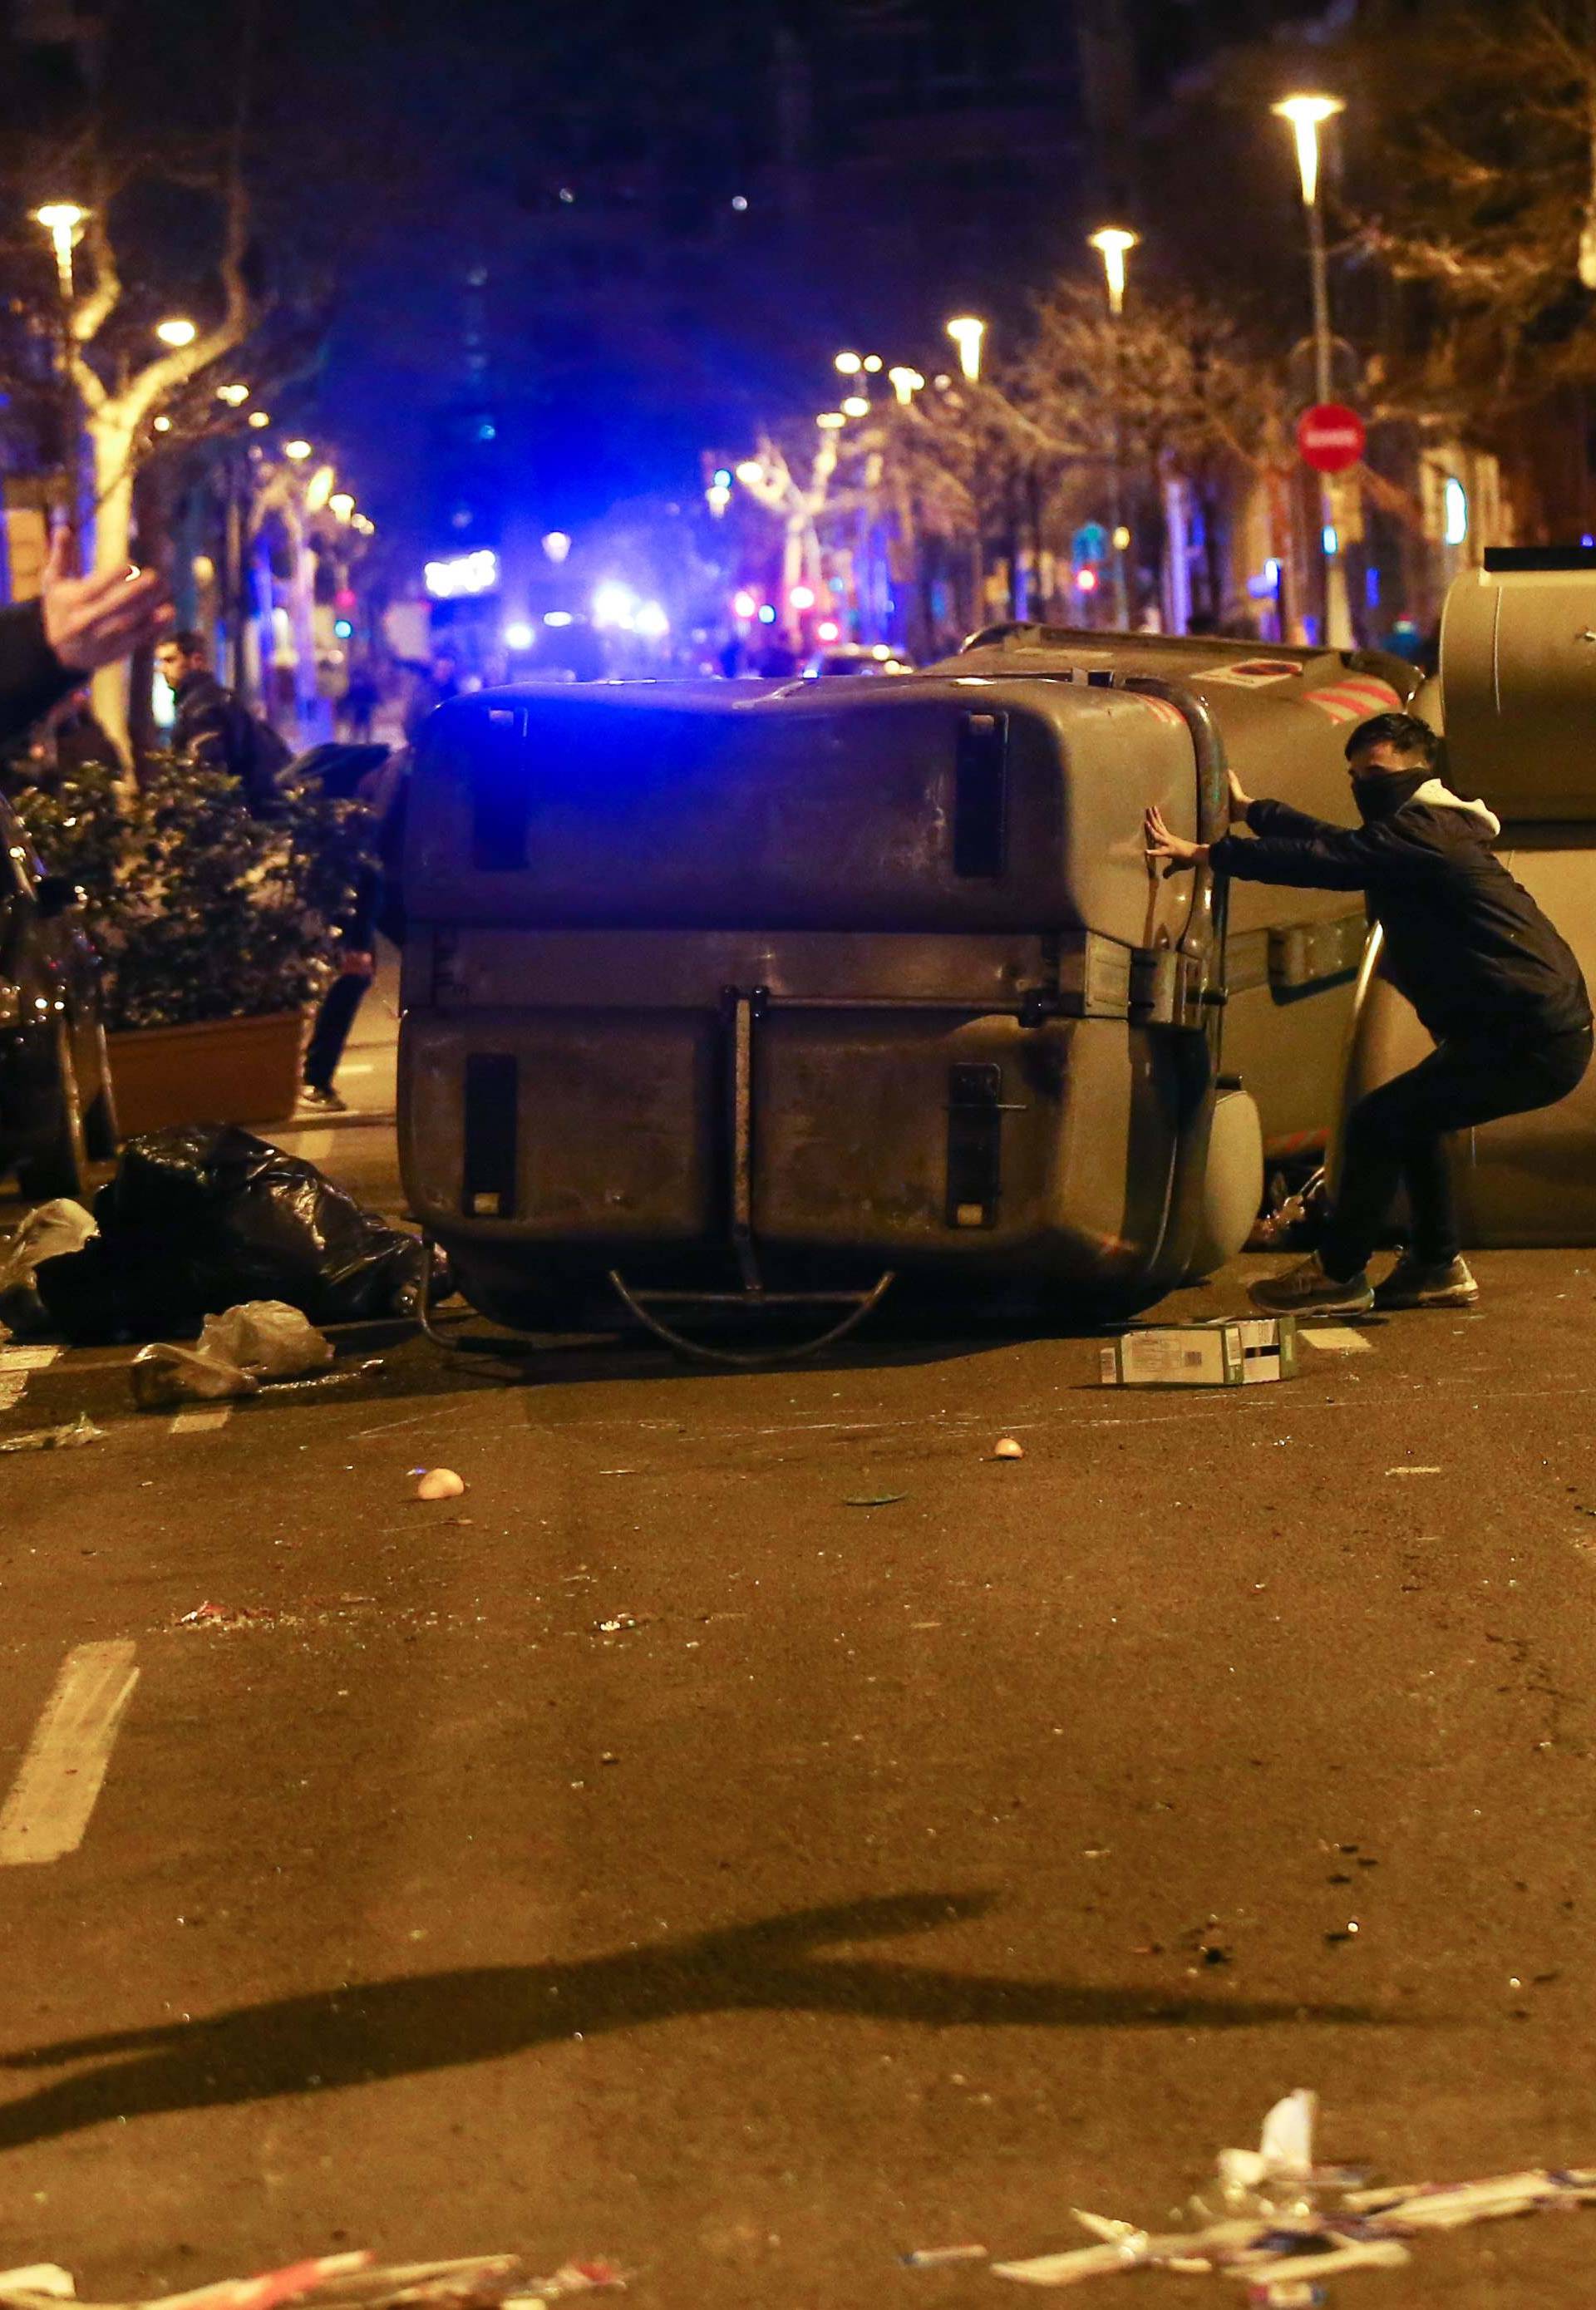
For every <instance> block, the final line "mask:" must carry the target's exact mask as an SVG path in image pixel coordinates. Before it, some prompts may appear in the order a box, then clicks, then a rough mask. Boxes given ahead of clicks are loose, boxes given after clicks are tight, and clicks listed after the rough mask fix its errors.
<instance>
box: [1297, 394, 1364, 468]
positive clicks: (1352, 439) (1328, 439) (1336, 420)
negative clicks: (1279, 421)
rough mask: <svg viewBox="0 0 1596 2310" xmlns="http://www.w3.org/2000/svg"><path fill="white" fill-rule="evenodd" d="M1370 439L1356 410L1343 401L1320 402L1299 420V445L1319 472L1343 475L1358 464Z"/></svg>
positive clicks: (1307, 459) (1305, 460)
mask: <svg viewBox="0 0 1596 2310" xmlns="http://www.w3.org/2000/svg"><path fill="white" fill-rule="evenodd" d="M1368 438H1369V437H1368V433H1367V431H1366V429H1365V426H1364V421H1363V420H1362V418H1361V417H1360V416H1359V415H1358V413H1357V410H1356V409H1349V408H1348V407H1347V406H1346V404H1345V403H1344V402H1340V401H1321V402H1319V403H1318V404H1316V405H1315V406H1314V408H1312V409H1305V410H1304V411H1303V412H1302V415H1301V416H1300V417H1299V418H1298V419H1297V447H1298V448H1299V449H1300V450H1301V451H1302V455H1303V462H1304V463H1305V465H1312V467H1313V468H1314V472H1315V473H1345V472H1346V470H1347V468H1348V466H1349V465H1357V461H1358V459H1359V458H1360V457H1361V456H1362V455H1363V453H1364V449H1365V447H1366V445H1367V442H1368Z"/></svg>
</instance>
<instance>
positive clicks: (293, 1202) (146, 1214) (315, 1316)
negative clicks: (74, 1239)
mask: <svg viewBox="0 0 1596 2310" xmlns="http://www.w3.org/2000/svg"><path fill="white" fill-rule="evenodd" d="M94 1216H95V1218H96V1219H97V1220H98V1221H99V1233H98V1234H97V1235H93V1236H91V1238H90V1239H89V1240H88V1241H87V1242H85V1243H83V1244H82V1246H80V1247H79V1248H77V1249H75V1250H74V1251H72V1252H71V1253H70V1255H67V1256H65V1257H59V1258H51V1259H49V1260H48V1261H46V1262H45V1263H44V1264H43V1265H42V1266H41V1267H40V1269H39V1273H38V1279H37V1280H38V1288H39V1296H40V1298H42V1300H43V1302H44V1306H45V1308H46V1310H47V1311H48V1316H49V1319H50V1321H51V1322H52V1324H55V1326H56V1328H57V1329H58V1330H59V1331H60V1332H62V1333H65V1336H66V1338H67V1339H69V1340H71V1341H74V1342H98V1341H108V1340H113V1341H114V1340H151V1339H160V1338H162V1337H169V1336H170V1335H171V1334H173V1333H177V1334H178V1336H179V1337H180V1336H181V1335H182V1334H183V1333H186V1332H187V1331H190V1330H192V1329H193V1328H194V1327H195V1325H196V1324H198V1323H199V1322H200V1321H201V1319H202V1318H203V1317H204V1316H208V1315H215V1314H218V1313H220V1312H221V1310H223V1309H226V1308H230V1307H235V1306H237V1305H239V1303H240V1302H243V1301H247V1300H252V1299H277V1300H286V1301H287V1303H288V1304H289V1306H291V1307H298V1308H299V1309H300V1310H301V1311H302V1312H303V1313H304V1314H305V1315H306V1316H308V1317H309V1319H310V1321H311V1322H312V1323H313V1324H349V1323H359V1322H362V1321H366V1320H369V1319H371V1318H376V1317H384V1316H407V1317H408V1316H415V1315H416V1314H417V1313H418V1312H419V1310H420V1308H421V1298H422V1290H423V1281H424V1272H425V1268H426V1251H425V1246H423V1245H422V1244H421V1241H420V1239H419V1238H417V1237H415V1236H412V1235H406V1234H404V1233H403V1232H402V1231H401V1230H400V1229H396V1228H393V1227H390V1226H389V1225H388V1224H387V1222H386V1220H382V1219H379V1218H378V1217H377V1214H376V1213H375V1212H371V1211H362V1210H361V1208H360V1205H359V1204H358V1203H355V1202H354V1201H353V1200H352V1199H351V1197H350V1196H348V1195H346V1194H344V1193H343V1190H342V1189H341V1188H339V1187H335V1186H334V1185H333V1184H332V1182H331V1181H330V1180H329V1179H326V1178H325V1177H323V1176H322V1174H321V1173H320V1172H319V1171H318V1170H317V1168H316V1166H315V1165H314V1164H312V1163H307V1162H305V1161H303V1160H302V1159H300V1158H299V1157H298V1156H293V1155H288V1154H285V1153H284V1152H283V1151H282V1149H281V1148H278V1147H273V1146H271V1145H270V1144H269V1143H268V1142H266V1141H265V1140H264V1139H257V1138H256V1137H255V1136H254V1134H253V1133H250V1132H247V1131H242V1130H240V1129H239V1127H238V1126H237V1125H231V1124H230V1125H213V1124H195V1125H176V1126H174V1127H173V1128H171V1129H169V1130H166V1131H152V1132H147V1133H144V1134H143V1136H142V1137H140V1138H136V1139H130V1140H129V1141H128V1142H127V1144H126V1147H124V1149H123V1150H122V1154H121V1159H120V1160H119V1162H118V1164H117V1175H116V1177H115V1178H114V1179H113V1180H112V1181H111V1183H110V1185H108V1186H106V1187H102V1188H101V1189H100V1194H98V1195H97V1196H96V1197H95V1199H94ZM435 1283H436V1287H437V1290H438V1293H439V1294H440V1295H441V1293H443V1292H444V1291H446V1290H448V1289H449V1288H450V1287H449V1283H448V1278H447V1274H444V1273H442V1272H438V1274H437V1275H436V1277H435Z"/></svg>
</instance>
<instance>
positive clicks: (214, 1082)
mask: <svg viewBox="0 0 1596 2310" xmlns="http://www.w3.org/2000/svg"><path fill="white" fill-rule="evenodd" d="M13 806H14V807H15V809H16V811H17V812H18V815H19V816H20V817H21V818H22V820H23V821H24V823H25V824H26V826H27V828H28V829H29V832H30V834H31V836H32V838H33V840H34V842H35V844H36V845H37V847H38V848H39V854H40V855H41V856H42V857H43V858H44V860H45V861H46V863H47V864H48V867H49V869H50V872H51V873H55V874H60V875H65V876H69V877H71V879H72V880H73V881H76V882H77V883H78V884H79V885H80V887H81V888H82V891H83V893H84V899H85V905H84V910H83V922H84V927H85V929H86V930H87V931H88V933H89V935H90V937H91V939H92V940H93V941H94V943H95V945H96V946H97V947H98V948H99V950H100V956H101V958H102V960H103V962H104V965H105V1016H106V1025H107V1028H108V1030H109V1033H108V1040H109V1046H110V1056H111V1073H112V1078H113V1081H114V1083H115V1087H116V1095H117V1111H118V1117H119V1121H120V1124H121V1127H122V1129H123V1130H124V1131H125V1132H127V1133H133V1132H136V1131H152V1130H156V1129H159V1128H160V1126H161V1125H164V1124H169V1123H270V1122H274V1121H277V1120H279V1119H280V1118H281V1117H282V1116H286V1115H288V1114H289V1113H290V1112H291V1109H292V1107H293V1106H294V1103H295V1100H296V1099H297V1097H298V1095H299V1061H300V1055H301V1052H302V1050H303V1048H304V1041H305V1035H306V1031H307V1027H308V1013H309V1011H310V1007H311V1006H312V1005H313V1004H314V1003H316V1002H317V999H318V998H319V996H320V994H321V993H322V991H323V989H324V988H325V986H326V984H327V981H328V979H329V978H330V977H331V976H332V972H333V961H332V953H331V945H332V941H331V932H332V928H333V925H334V924H335V923H336V921H337V920H338V918H339V916H341V915H342V914H343V911H344V910H345V908H346V907H347V906H348V904H349V899H350V894H351V887H352V883H353V879H354V874H355V872H356V868H357V865H358V861H359V844H360V826H361V822H362V821H363V819H364V813H363V812H361V811H360V810H359V809H358V808H357V807H356V806H354V805H351V804H350V803H334V802H329V801H328V800H327V799H326V798H325V796H324V795H322V794H321V793H320V791H319V789H317V788H316V787H313V786H306V785H295V784H292V783H290V784H287V785H285V787H284V791H283V795H282V806H281V809H280V811H279V812H278V813H277V814H276V815H274V816H273V817H272V818H271V819H267V820H263V819H256V818H252V817H251V816H250V814H249V812H248V811H247V809H246V808H245V806H244V803H243V800H242V798H241V795H240V793H239V786H238V783H237V781H236V780H235V779H234V778H232V777H229V776H228V775H227V774H225V773H224V772H220V771H213V770H204V769H195V768H192V767H191V766H190V765H188V764H186V763H183V762H178V761H177V760H174V759H173V758H172V757H171V756H170V755H169V754H164V755H158V756H156V757H155V758H154V759H153V760H152V762H151V763H150V764H149V765H148V766H147V767H146V768H145V769H143V771H142V772H141V774H140V783H139V786H138V787H137V790H136V791H132V792H130V791H129V790H128V789H127V787H126V786H125V785H124V784H123V783H122V782H121V781H120V780H119V779H118V778H117V774H116V773H115V772H114V771H113V770H110V769H106V768H104V767H102V766H100V765H98V764H91V765H87V766H85V767H83V768H82V769H72V770H70V771H68V772H65V773H64V774H62V775H61V776H60V777H56V778H54V779H51V780H49V781H48V782H47V783H46V784H45V785H43V786H30V787H24V788H22V791H21V792H18V793H16V794H14V795H13Z"/></svg>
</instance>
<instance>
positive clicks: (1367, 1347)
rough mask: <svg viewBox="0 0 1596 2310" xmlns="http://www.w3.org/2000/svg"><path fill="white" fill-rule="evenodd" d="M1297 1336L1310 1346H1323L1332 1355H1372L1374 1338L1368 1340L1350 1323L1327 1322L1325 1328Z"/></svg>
mask: <svg viewBox="0 0 1596 2310" xmlns="http://www.w3.org/2000/svg"><path fill="white" fill-rule="evenodd" d="M1297 1338H1298V1339H1299V1340H1305V1341H1306V1342H1307V1343H1308V1345H1309V1347H1310V1348H1323V1349H1324V1350H1325V1351H1326V1353H1327V1354H1329V1355H1332V1356H1372V1355H1373V1354H1374V1352H1375V1342H1373V1340H1366V1339H1365V1337H1364V1335H1363V1333H1361V1332H1355V1331H1354V1330H1353V1328H1352V1326H1351V1324H1326V1325H1325V1326H1324V1328H1323V1330H1314V1331H1312V1332H1298V1333H1297Z"/></svg>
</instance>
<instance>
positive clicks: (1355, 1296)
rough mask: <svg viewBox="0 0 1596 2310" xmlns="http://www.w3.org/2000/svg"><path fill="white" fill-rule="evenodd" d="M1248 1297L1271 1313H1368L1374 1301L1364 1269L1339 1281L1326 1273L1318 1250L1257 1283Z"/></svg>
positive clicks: (1256, 1305)
mask: <svg viewBox="0 0 1596 2310" xmlns="http://www.w3.org/2000/svg"><path fill="white" fill-rule="evenodd" d="M1247 1297H1248V1298H1249V1299H1251V1301H1252V1303H1253V1307H1262V1308H1264V1309H1265V1310H1267V1312H1268V1313H1269V1314H1270V1315H1271V1316H1366V1315H1367V1313H1368V1311H1369V1309H1370V1308H1371V1307H1373V1306H1374V1304H1375V1295H1374V1292H1373V1291H1372V1290H1370V1288H1369V1279H1368V1277H1367V1276H1366V1274H1364V1272H1363V1271H1362V1270H1361V1269H1359V1271H1358V1272H1357V1274H1356V1275H1349V1277H1348V1279H1347V1281H1345V1282H1344V1283H1338V1282H1337V1281H1335V1278H1334V1277H1333V1276H1331V1275H1326V1273H1325V1272H1324V1270H1323V1267H1322V1266H1321V1265H1320V1264H1319V1255H1318V1253H1317V1252H1316V1251H1315V1252H1313V1253H1311V1254H1310V1255H1309V1256H1308V1257H1307V1258H1306V1259H1305V1260H1304V1261H1303V1263H1302V1264H1301V1266H1300V1267H1288V1269H1287V1270H1286V1272H1285V1274H1284V1275H1271V1276H1270V1277H1268V1278H1267V1280H1265V1281H1262V1282H1259V1283H1254V1284H1253V1286H1252V1287H1251V1289H1250V1290H1249V1291H1248V1293H1247Z"/></svg>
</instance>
